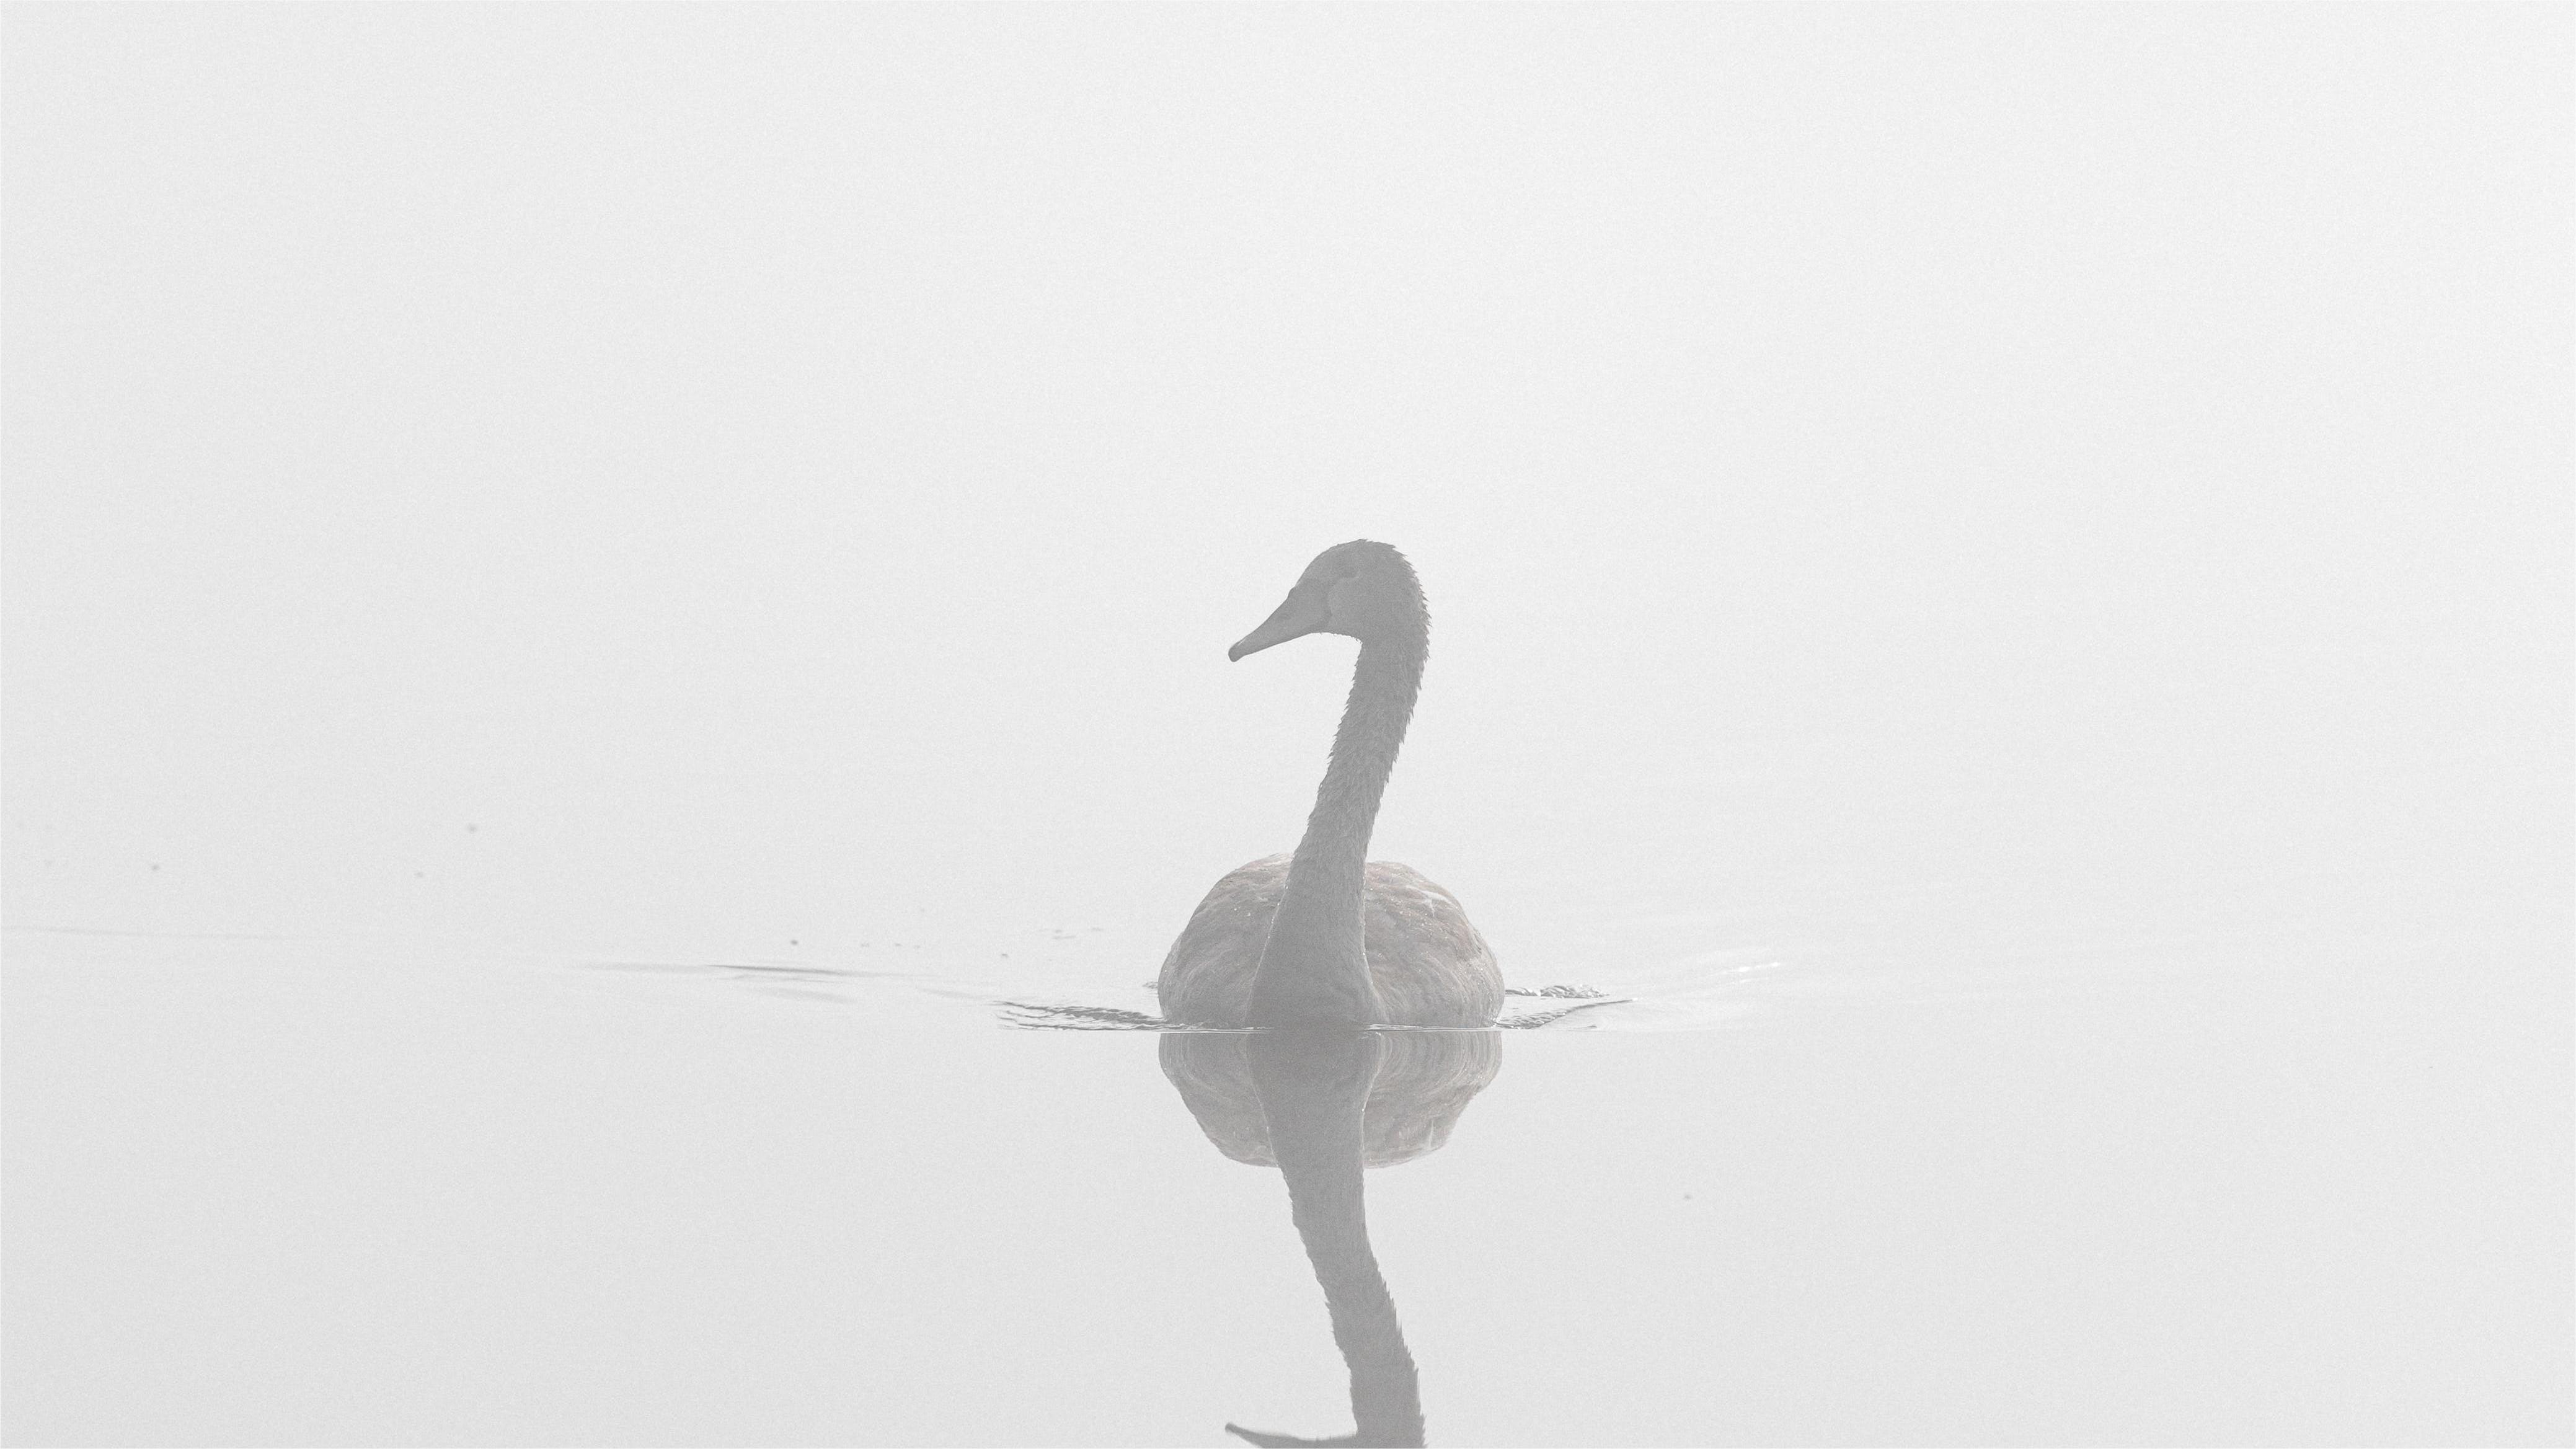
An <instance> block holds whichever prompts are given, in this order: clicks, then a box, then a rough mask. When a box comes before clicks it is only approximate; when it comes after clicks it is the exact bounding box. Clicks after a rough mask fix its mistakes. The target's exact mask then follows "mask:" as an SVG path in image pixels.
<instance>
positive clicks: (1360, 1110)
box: [1162, 1028, 1503, 1445]
mask: <svg viewBox="0 0 2576 1449" xmlns="http://www.w3.org/2000/svg"><path fill="white" fill-rule="evenodd" d="M1162 1059H1163V1074H1164V1075H1165V1076H1167V1077H1169V1078H1170V1079H1171V1082H1172V1085H1173V1086H1175V1087H1177V1088H1179V1089H1180V1093H1181V1101H1182V1102H1183V1103H1184V1104H1186V1105H1187V1106H1188V1107H1189V1109H1190V1115H1191V1116H1192V1117H1195V1118H1197V1119H1198V1124H1199V1128H1200V1130H1201V1131H1203V1132H1205V1133H1206V1134H1207V1138H1208V1141H1209V1142H1211V1143H1213V1144H1215V1146H1216V1149H1217V1150H1218V1151H1220V1152H1222V1153H1224V1154H1225V1155H1226V1156H1228V1157H1231V1158H1233V1159H1234V1160H1235V1161H1237V1162H1244V1163H1250V1164H1253V1165H1254V1166H1259V1167H1274V1166H1275V1167H1277V1168H1278V1169H1279V1172H1280V1175H1281V1176H1282V1177H1284V1178H1286V1179H1287V1183H1288V1209H1289V1215H1290V1217H1291V1219H1292V1220H1293V1221H1294V1222H1295V1223H1296V1227H1297V1236H1298V1237H1299V1238H1300V1239H1302V1240H1303V1241H1304V1243H1305V1246H1306V1257H1307V1259H1308V1261H1310V1262H1311V1263H1312V1264H1313V1265H1314V1269H1315V1281H1316V1282H1317V1283H1319V1284H1320V1285H1322V1287H1323V1290H1324V1303H1325V1307H1326V1308H1327V1310H1328V1311H1329V1312H1330V1314H1331V1316H1332V1323H1333V1343H1334V1346H1335V1347H1337V1348H1339V1349H1340V1350H1341V1354H1342V1361H1343V1362H1344V1363H1345V1364H1347V1365H1348V1366H1349V1368H1350V1375H1351V1418H1352V1420H1353V1421H1354V1423H1355V1424H1356V1426H1357V1427H1356V1429H1355V1431H1354V1432H1352V1433H1350V1434H1346V1435H1343V1436H1341V1437H1338V1438H1331V1439H1302V1438H1296V1437H1293V1436H1291V1435H1286V1434H1275V1433H1266V1432H1263V1431H1260V1430H1255V1429H1247V1428H1243V1427H1241V1426H1239V1425H1235V1424H1228V1425H1226V1428H1227V1430H1229V1431H1230V1432H1232V1433H1233V1434H1235V1435H1236V1436H1237V1437H1239V1438H1241V1439H1243V1440H1245V1441H1247V1442H1249V1443H1253V1444H1389V1445H1394V1444H1408V1445H1410V1444H1421V1443H1422V1442H1423V1419H1422V1395H1421V1390H1420V1387H1419V1385H1418V1384H1417V1382H1416V1378H1415V1374H1414V1368H1413V1355H1412V1354H1411V1353H1410V1352H1409V1351H1408V1350H1407V1349H1406V1348H1405V1345H1404V1330H1403V1328H1402V1326H1401V1325H1400V1324H1399V1323H1398V1322H1397V1321H1396V1313H1395V1300H1394V1298H1393V1297H1392V1296H1391V1295H1390V1294H1389V1293H1388V1291H1387V1286H1386V1279H1385V1278H1384V1277H1383V1276H1382V1275H1381V1274H1380V1273H1379V1271H1378V1265H1377V1255H1376V1254H1375V1253H1374V1252H1372V1251H1371V1250H1370V1248H1369V1237H1368V1210H1367V1201H1366V1190H1365V1187H1364V1184H1363V1183H1362V1181H1361V1176H1360V1174H1361V1171H1362V1169H1363V1168H1369V1167H1391V1166H1394V1165H1395V1164H1397V1163H1400V1162H1410V1161H1412V1160H1413V1159H1414V1158H1417V1157H1421V1156H1423V1155H1425V1154H1427V1153H1431V1152H1436V1151H1438V1150H1439V1148H1440V1146H1441V1144H1443V1143H1445V1142H1447V1141H1448V1140H1449V1132H1450V1129H1451V1128H1453V1127H1455V1126H1456V1125H1457V1122H1458V1118H1459V1115H1460V1114H1461V1113H1463V1112H1465V1111H1466V1110H1467V1104H1468V1102H1470V1101H1472V1100H1473V1099H1474V1098H1475V1095H1476V1094H1477V1093H1478V1092H1480V1091H1483V1090H1484V1089H1485V1086H1486V1085H1487V1084H1488V1083H1490V1082H1492V1081H1493V1080H1494V1074H1495V1072H1497V1071H1498V1070H1500V1069H1501V1067H1502V1060H1503V1052H1502V1039H1501V1037H1500V1036H1499V1035H1498V1034H1496V1033H1494V1032H1490V1031H1474V1032H1462V1031H1392V1032H1385V1031H1349V1030H1340V1029H1334V1028H1310V1029H1303V1030H1283V1031H1262V1032H1247V1033H1231V1032H1229V1033H1223V1034H1215V1033H1207V1034H1198V1033H1174V1034H1171V1035H1167V1036H1165V1037H1164V1038H1163V1039H1162Z"/></svg>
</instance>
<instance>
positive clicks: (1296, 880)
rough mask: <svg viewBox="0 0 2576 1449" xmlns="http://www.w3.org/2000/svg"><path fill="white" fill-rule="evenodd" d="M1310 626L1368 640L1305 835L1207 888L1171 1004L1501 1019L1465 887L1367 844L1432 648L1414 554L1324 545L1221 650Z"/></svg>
mask: <svg viewBox="0 0 2576 1449" xmlns="http://www.w3.org/2000/svg"><path fill="white" fill-rule="evenodd" d="M1308 634H1343V635H1347V636H1349V637H1351V638H1354V639H1357V640H1359V641H1360V656H1359V663H1358V665H1357V666H1356V668H1355V669H1354V670H1353V672H1352V678H1351V695H1350V702H1349V704H1348V705H1347V706H1345V707H1344V709H1343V711H1342V723H1341V728H1340V729H1339V730H1338V731H1337V732H1336V733H1335V734H1334V736H1333V754H1332V761H1331V763H1330V765H1329V766H1328V767H1327V768H1326V769H1325V771H1324V781H1323V784H1322V785H1321V786H1320V787H1319V788H1318V789H1317V790H1316V791H1315V809H1314V813H1313V814H1311V815H1310V816H1308V817H1307V820H1306V835H1305V838H1304V839H1302V840H1300V841H1299V842H1298V843H1297V849H1296V851H1295V852H1294V853H1293V854H1289V855H1273V856H1268V857H1265V858H1263V859H1261V860H1256V861H1254V862H1252V863H1251V864H1250V865H1246V866H1244V867H1242V868H1241V869H1239V870H1236V871H1234V872H1232V873H1231V874H1229V875H1227V876H1226V877H1225V878H1224V879H1222V880H1220V881H1218V882H1217V883H1216V885H1215V887H1214V888H1213V889H1211V890H1210V891H1209V892H1208V893H1207V898H1206V899H1205V900H1203V901H1201V902H1199V907H1198V909H1197V910H1196V911H1195V912H1193V913H1192V914H1191V916H1190V923H1189V925H1188V926H1187V927H1186V928H1184V929H1183V930H1182V932H1181V936H1180V939H1179V940H1177V941H1175V942H1173V943H1172V952H1171V955H1169V956H1168V957H1166V958H1165V959H1164V961H1163V971H1162V975H1161V977H1160V978H1159V979H1158V980H1157V981H1156V983H1155V988H1156V993H1157V995H1158V996H1159V997H1160V999H1161V1002H1162V1008H1163V1014H1164V1016H1165V1017H1167V1018H1169V1019H1170V1020H1173V1021H1176V1022H1190V1023H1195V1024H1198V1025H1202V1026H1228V1027H1242V1026H1255V1027H1324V1026H1330V1027H1366V1026H1381V1025H1382V1026H1455V1027H1477V1026H1490V1025H1492V1024H1493V1022H1494V1018H1495V1017H1496V1016H1497V1015H1499V1014H1500V1013H1501V1011H1502V1007H1503V977H1502V972H1501V971H1500V970H1499V969H1498V968H1497V967H1496V966H1495V965H1494V953H1493V952H1492V951H1491V950H1489V949H1487V948H1486V945H1485V941H1484V938H1483V937H1482V936H1479V935H1477V934H1476V928H1475V927H1474V926H1473V925H1471V924H1469V923H1468V920H1467V913H1466V911H1465V909H1464V908H1462V907H1461V906H1460V905H1459V904H1458V898H1457V897H1455V896H1453V895H1451V894H1449V892H1447V891H1445V890H1443V889H1441V888H1440V887H1439V886H1436V885H1433V884H1432V883H1431V882H1430V881H1428V880H1426V879H1424V878H1423V877H1422V875H1421V874H1420V873H1419V872H1417V871H1415V870H1413V869H1412V868H1410V867H1408V866H1402V865H1397V864H1395V863H1394V862H1392V861H1383V860H1379V861H1372V860H1370V859H1369V858H1368V845H1369V833H1370V831H1371V830H1372V829H1373V828H1374V827H1375V825H1376V823H1377V810H1378V802H1379V800H1380V799H1381V798H1382V797H1383V796H1384V795H1385V793H1386V782H1387V777H1388V775H1390V774H1391V773H1392V772H1393V771H1394V769H1395V755H1396V751H1397V750H1398V749H1399V748H1400V747H1401V746H1402V745H1403V743H1404V730H1405V726H1406V724H1407V723H1409V722H1410V721H1411V719H1412V718H1413V703H1414V699H1415V697H1416V696H1417V695H1419V694H1420V693H1421V689H1422V665H1423V660H1424V658H1425V656H1426V655H1427V653H1428V651H1429V647H1430V635H1431V617H1430V613H1429V611H1428V610H1427V609H1426V608H1425V607H1424V605H1423V601H1422V584H1421V582H1420V580H1418V579H1417V578H1415V577H1414V573H1413V565H1411V564H1410V563H1407V562H1406V561H1405V557H1404V555H1402V554H1400V553H1398V552H1396V551H1395V550H1394V549H1392V548H1389V547H1388V546H1387V545H1385V544H1382V543H1373V542H1370V541H1369V540H1367V539H1357V540H1354V541H1352V542H1350V543H1345V544H1338V545H1336V546H1334V547H1332V548H1328V549H1326V550H1324V551H1323V552H1322V553H1320V554H1318V555H1316V557H1315V561H1314V562H1313V563H1310V564H1308V565H1307V566H1306V572H1305V573H1304V574H1303V575H1302V576H1300V577H1299V578H1298V580H1297V584H1296V587H1294V588H1292V589H1290V590H1289V591H1288V597H1287V599H1286V600H1285V601H1284V602H1282V603H1281V604H1280V605H1279V607H1278V609H1277V610H1275V611H1274V612H1273V613H1272V614H1271V615H1270V617H1269V618H1268V619H1267V620H1265V621H1264V622H1263V623H1262V625H1261V627H1260V628H1258V629H1255V630H1253V631H1252V632H1251V633H1249V634H1247V635H1245V636H1244V637H1243V639H1242V640H1241V642H1239V643H1237V644H1236V645H1235V646H1234V647H1233V648H1232V649H1229V650H1227V651H1226V657H1227V658H1228V659H1234V660H1240V659H1242V658H1243V657H1244V656H1245V655H1247V654H1257V653H1259V652H1261V651H1262V650H1264V649H1267V648H1270V647H1271V646H1272V645H1274V644H1284V643H1286V642H1287V641H1289V640H1291V639H1297V638H1302V637H1304V636H1306V635H1308Z"/></svg>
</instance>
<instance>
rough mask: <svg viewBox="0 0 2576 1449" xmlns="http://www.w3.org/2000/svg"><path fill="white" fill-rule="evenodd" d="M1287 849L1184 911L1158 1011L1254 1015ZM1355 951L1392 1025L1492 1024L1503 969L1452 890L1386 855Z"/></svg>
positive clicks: (1368, 890) (1246, 1018)
mask: <svg viewBox="0 0 2576 1449" xmlns="http://www.w3.org/2000/svg"><path fill="white" fill-rule="evenodd" d="M1288 863H1289V857H1288V856H1286V855H1270V856H1264V857H1262V858H1261V859H1259V860H1256V861H1254V862H1252V863H1251V864H1250V865H1246V866H1243V867H1240V868H1239V869H1237V870H1235V871H1233V872H1231V873H1229V874H1228V875H1227V876H1226V877H1225V878H1224V879H1223V880H1220V881H1218V882H1217V883H1216V884H1215V886H1213V887H1212V888H1210V889H1209V891H1208V893H1207V898H1206V899H1204V900H1202V901H1200V902H1199V908H1198V909H1197V910H1196V911H1193V912H1191V913H1190V923H1189V925H1188V926H1186V927H1184V928H1183V929H1182V931H1181V937H1180V939H1179V940H1177V941H1174V942H1173V943H1172V952H1171V955H1170V956H1169V957H1167V958H1165V960H1164V962H1163V975H1162V979H1161V980H1160V981H1158V982H1157V983H1156V985H1157V986H1158V987H1159V988H1160V995H1161V997H1162V1001H1163V1013H1164V1015H1166V1016H1169V1017H1171V1018H1173V1019H1174V1020H1176V1021H1192V1022H1198V1023H1201V1024H1204V1025H1209V1026H1242V1025H1245V1024H1247V1023H1249V1022H1250V1021H1251V1008H1252V976H1253V971H1254V970H1255V969H1256V968H1257V967H1258V965H1259V964H1260V961H1261V948H1262V946H1263V944H1264V943H1265V942H1266V941H1267V940H1268V938H1269V935H1270V923H1271V921H1272V920H1273V919H1274V918H1275V917H1276V916H1277V915H1278V914H1279V898H1280V896H1281V895H1282V894H1283V893H1284V892H1285V891H1286V889H1287V885H1288ZM1360 941H1361V953H1362V955H1363V957H1364V958H1365V959H1366V961H1367V962H1368V974H1369V982H1370V984H1371V985H1372V986H1374V987H1375V988H1376V989H1377V997H1378V1002H1379V1004H1380V1005H1381V1006H1383V1007H1384V1008H1385V1016H1384V1021H1385V1022H1386V1023H1387V1024H1390V1025H1396V1026H1491V1025H1493V1022H1494V1018H1495V1017H1497V1016H1499V1015H1501V1014H1502V1010H1503V974H1502V971H1501V969H1500V968H1499V967H1497V966H1496V965H1495V964H1494V953H1493V951H1492V950H1491V949H1489V948H1488V947H1487V946H1486V945H1485V938H1484V937H1482V936H1480V935H1477V934H1476V927H1475V925H1474V924H1473V923H1472V922H1470V921H1469V920H1468V919H1467V912H1466V909H1465V908H1464V907H1462V906H1460V905H1459V904H1458V898H1457V897H1456V896H1453V895H1451V894H1449V892H1447V891H1445V890H1442V889H1441V888H1440V887H1439V886H1436V885H1433V884H1432V883H1431V882H1430V881H1429V880H1426V879H1424V878H1423V875H1422V873H1421V872H1420V871H1417V870H1415V869H1414V868H1413V867H1411V866H1409V865H1398V864H1396V863H1395V862H1394V861H1391V860H1372V861H1370V862H1369V863H1368V867H1367V869H1366V871H1365V873H1364V874H1363V875H1362V877H1361V895H1360Z"/></svg>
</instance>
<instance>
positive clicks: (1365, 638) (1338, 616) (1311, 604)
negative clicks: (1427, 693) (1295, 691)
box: [1225, 538, 1430, 659]
mask: <svg viewBox="0 0 2576 1449" xmlns="http://www.w3.org/2000/svg"><path fill="white" fill-rule="evenodd" d="M1429 631H1430V614H1429V612H1428V611H1427V610H1426V609H1425V608H1424V607H1423V603H1422V583H1421V581H1420V580H1418V579H1416V578H1415V577H1414V576H1413V565H1411V564H1409V563H1407V562H1405V559H1404V555H1402V554H1400V553H1397V552H1396V551H1395V550H1394V549H1392V548H1389V547H1388V546H1387V545H1385V544H1382V543H1373V542H1371V541H1370V540H1368V539H1365V538H1355V539H1353V540H1351V541H1350V542H1349V543H1339V544H1335V545H1333V546H1332V547H1331V548H1328V549H1326V550H1324V551H1323V552H1322V553H1319V554H1317V555H1315V561H1314V562H1313V563H1310V564H1308V565H1306V572H1305V573H1303V574H1301V575H1299V576H1298V579H1297V585H1296V587H1294V588H1292V589H1290V590H1289V591H1288V597H1287V599H1286V600H1284V601H1283V602H1282V603H1281V604H1280V605H1279V607H1278V608H1277V609H1274V610H1272V611H1271V614H1270V617H1269V618H1268V619H1266V620H1263V621H1262V625H1261V627H1260V628H1258V629H1255V630H1253V631H1252V632H1251V633H1249V634H1246V635H1244V636H1243V638H1242V639H1241V640H1239V641H1237V642H1236V644H1235V646H1234V647H1233V648H1231V649H1228V650H1227V651H1225V657H1226V658H1228V659H1241V658H1242V657H1243V656H1245V655H1247V654H1258V653H1260V652H1261V651H1262V650H1264V649H1267V648H1269V647H1270V646H1271V645H1273V644H1285V643H1287V642H1288V641H1289V640H1291V639H1302V638H1304V637H1305V636H1306V635H1308V634H1346V635H1348V636H1350V637H1351V638H1353V639H1357V640H1359V641H1360V642H1361V643H1362V644H1398V643H1408V642H1409V643H1412V644H1415V645H1417V646H1418V645H1419V644H1420V643H1421V641H1422V639H1423V638H1424V636H1425V635H1426V634H1427V633H1428V632H1429Z"/></svg>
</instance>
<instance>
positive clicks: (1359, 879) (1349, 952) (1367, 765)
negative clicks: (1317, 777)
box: [1252, 637, 1426, 1026]
mask: <svg viewBox="0 0 2576 1449" xmlns="http://www.w3.org/2000/svg"><path fill="white" fill-rule="evenodd" d="M1425 652H1426V651H1425V649H1424V647H1423V640H1422V639H1421V638H1419V637H1414V638H1407V639H1401V640H1397V641H1394V642H1391V643H1389V642H1381V641H1370V642H1368V643H1365V644H1363V645H1361V646H1360V657H1359V663H1358V665H1357V666H1356V667H1355V668H1354V669H1353V671H1352V674H1351V696H1350V702H1349V703H1348V704H1347V705H1345V706H1344V707H1343V710H1342V724H1341V728H1340V729H1339V730H1338V731H1337V732H1336V733H1335V734H1334V736H1333V758H1332V763H1331V764H1330V765H1329V766H1328V767H1327V768H1326V769H1325V771H1324V782H1323V784H1322V785H1321V786H1320V787H1318V788H1317V789H1316V791H1315V808H1314V811H1313V813H1312V814H1310V815H1308V816H1307V817H1306V835H1305V838H1304V839H1302V840H1300V841H1298V842H1297V853H1296V854H1295V855H1294V856H1293V857H1291V858H1290V860H1289V863H1288V880H1287V883H1286V885H1285V886H1284V887H1283V888H1282V892H1281V895H1280V900H1279V912H1278V915H1277V916H1276V917H1275V918H1274V919H1273V920H1272V922H1271V926H1270V938H1269V941H1268V943H1267V944H1266V945H1265V946H1264V948H1263V950H1262V953H1261V967H1260V969H1259V971H1258V972H1256V973H1255V975H1254V978H1253V983H1252V1024H1253V1025H1255V1026H1281V1025H1291V1024H1327V1023H1329V1024H1337V1025H1345V1026H1367V1025H1371V1024H1373V1023H1376V1022H1379V1021H1383V1020H1384V1019H1385V1017H1384V1011H1383V1007H1382V1004H1381V1003H1380V1002H1379V1000H1378V998H1377V990H1376V988H1375V986H1374V985H1373V984H1371V982H1370V980H1369V973H1368V958H1367V954H1366V953H1365V951H1363V949H1362V946H1361V941H1362V926H1361V915H1360V912H1361V901H1362V894H1363V890H1364V888H1365V884H1366V877H1367V872H1368V849H1369V836H1370V834H1371V833H1372V832H1373V831H1374V830H1375V829H1376V826H1377V811H1378V803H1379V801H1380V800H1381V799H1382V798H1383V797H1384V796H1385V794H1386V782H1387V777H1388V776H1389V775H1391V774H1393V773H1394V770H1395V756H1396V752H1397V751H1398V750H1399V749H1401V748H1402V747H1403V745H1404V731H1405V727H1406V726H1407V725H1408V724H1409V723H1411V721H1412V719H1413V703H1414V700H1415V698H1416V697H1417V696H1418V695H1419V694H1420V693H1421V691H1422V665H1423V659H1424V654H1425Z"/></svg>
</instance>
